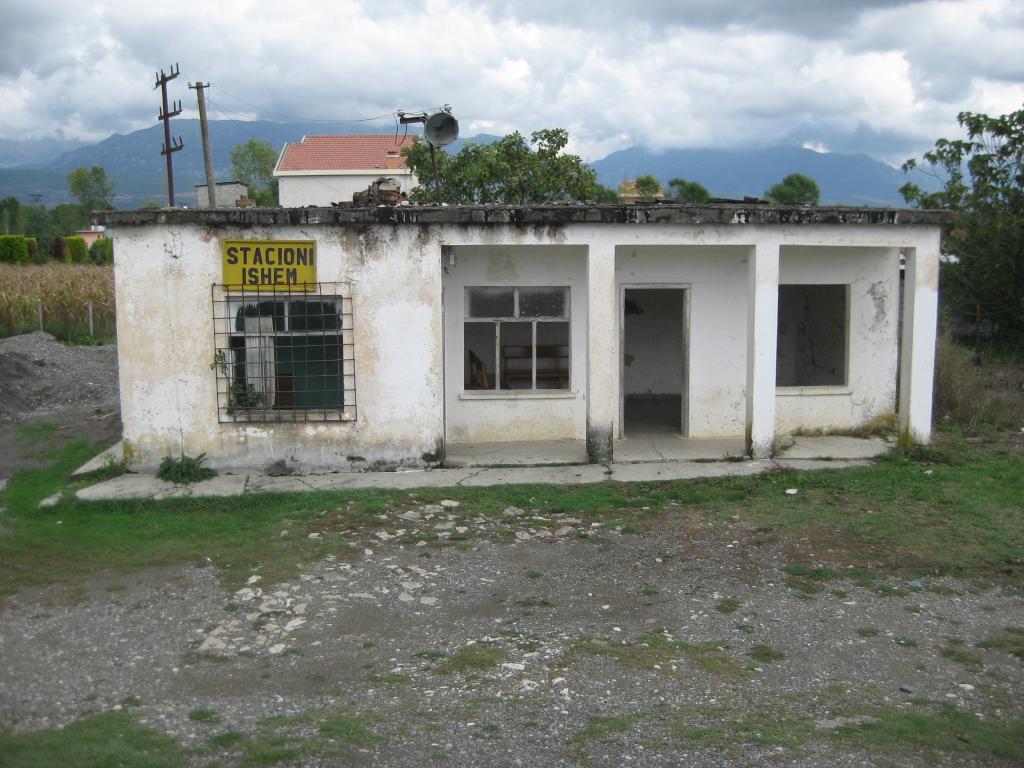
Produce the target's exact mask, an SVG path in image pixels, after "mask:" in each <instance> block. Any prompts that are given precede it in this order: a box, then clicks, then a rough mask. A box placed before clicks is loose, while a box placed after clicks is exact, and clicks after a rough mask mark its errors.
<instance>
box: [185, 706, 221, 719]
mask: <svg viewBox="0 0 1024 768" xmlns="http://www.w3.org/2000/svg"><path fill="white" fill-rule="evenodd" d="M188 719H189V720H191V721H192V722H194V723H219V722H220V715H218V714H217V713H216V712H214V711H213V710H212V709H204V708H202V707H200V708H198V709H193V710H192V711H191V712H189V713H188Z"/></svg>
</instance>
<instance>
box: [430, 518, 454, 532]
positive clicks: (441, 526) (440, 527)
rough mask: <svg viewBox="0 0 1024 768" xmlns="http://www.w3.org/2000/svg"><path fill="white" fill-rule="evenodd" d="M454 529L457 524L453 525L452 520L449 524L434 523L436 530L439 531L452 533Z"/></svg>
mask: <svg viewBox="0 0 1024 768" xmlns="http://www.w3.org/2000/svg"><path fill="white" fill-rule="evenodd" d="M454 527H455V523H453V522H452V521H451V520H448V521H447V522H443V523H434V529H435V530H438V531H450V530H451V529H452V528H454Z"/></svg>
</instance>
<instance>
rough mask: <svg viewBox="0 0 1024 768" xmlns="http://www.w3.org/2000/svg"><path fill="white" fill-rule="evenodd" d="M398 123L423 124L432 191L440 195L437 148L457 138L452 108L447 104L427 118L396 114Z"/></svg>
mask: <svg viewBox="0 0 1024 768" xmlns="http://www.w3.org/2000/svg"><path fill="white" fill-rule="evenodd" d="M398 117H399V121H400V122H401V123H402V124H403V125H408V124H409V123H423V138H424V139H426V140H427V144H429V145H430V164H431V166H432V167H433V169H434V191H435V192H436V193H437V194H438V198H440V195H441V180H440V179H439V178H438V175H437V154H436V152H437V148H438V147H444V146H447V145H448V144H451V143H452V142H453V141H455V140H456V139H457V138H459V121H458V120H456V119H455V118H454V117H453V116H452V108H451V107H450V106H448V105H447V104H445V105H444V107H442V109H441V111H440V112H435V113H434V114H432V115H430V116H429V117H427V114H426V113H425V112H424V113H422V114H419V115H406V114H404V113H401V112H399V113H398Z"/></svg>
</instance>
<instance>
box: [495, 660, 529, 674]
mask: <svg viewBox="0 0 1024 768" xmlns="http://www.w3.org/2000/svg"><path fill="white" fill-rule="evenodd" d="M501 666H502V667H503V668H505V669H511V670H514V671H516V672H522V671H523V670H524V669H526V665H525V664H520V663H519V662H517V661H506V662H504V663H503V664H502V665H501Z"/></svg>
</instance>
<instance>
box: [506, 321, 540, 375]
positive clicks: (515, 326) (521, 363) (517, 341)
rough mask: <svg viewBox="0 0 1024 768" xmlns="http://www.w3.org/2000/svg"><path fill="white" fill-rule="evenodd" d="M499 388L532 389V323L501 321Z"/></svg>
mask: <svg viewBox="0 0 1024 768" xmlns="http://www.w3.org/2000/svg"><path fill="white" fill-rule="evenodd" d="M499 337H500V341H501V345H500V346H501V388H502V389H533V323H501V324H500V328H499Z"/></svg>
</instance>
